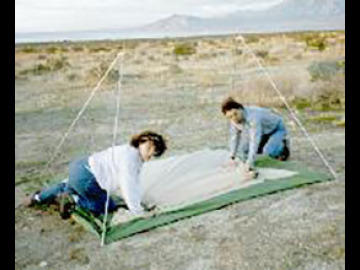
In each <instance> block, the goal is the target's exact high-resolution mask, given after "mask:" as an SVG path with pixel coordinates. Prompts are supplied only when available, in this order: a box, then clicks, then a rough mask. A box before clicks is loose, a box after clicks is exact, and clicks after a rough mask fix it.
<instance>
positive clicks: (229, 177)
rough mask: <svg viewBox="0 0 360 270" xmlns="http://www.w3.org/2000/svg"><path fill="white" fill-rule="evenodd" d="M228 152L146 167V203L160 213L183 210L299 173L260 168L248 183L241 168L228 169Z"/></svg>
mask: <svg viewBox="0 0 360 270" xmlns="http://www.w3.org/2000/svg"><path fill="white" fill-rule="evenodd" d="M228 161H229V153H228V152H227V151H226V150H210V149H207V150H202V151H197V152H194V153H191V154H186V155H181V156H173V157H170V158H167V159H162V160H155V161H150V162H148V163H146V164H144V167H143V169H142V172H141V184H142V189H143V191H144V192H143V201H144V202H145V203H147V204H149V205H156V206H157V207H158V208H160V209H168V208H174V207H180V206H184V205H188V204H192V203H194V202H198V201H203V200H206V199H209V198H211V197H214V196H217V195H220V194H223V193H227V192H229V191H231V190H234V189H238V188H243V187H246V186H249V185H254V184H257V183H260V182H262V181H265V180H273V179H279V178H285V177H290V176H293V175H295V174H296V172H292V171H287V170H280V169H273V168H260V169H259V176H258V178H256V179H255V180H250V181H249V180H245V179H244V177H243V176H242V173H241V168H234V167H233V168H231V167H226V166H224V164H225V163H226V162H228Z"/></svg>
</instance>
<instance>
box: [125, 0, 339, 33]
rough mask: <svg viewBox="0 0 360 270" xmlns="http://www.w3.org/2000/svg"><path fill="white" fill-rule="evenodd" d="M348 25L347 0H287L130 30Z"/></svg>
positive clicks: (242, 29) (197, 30)
mask: <svg viewBox="0 0 360 270" xmlns="http://www.w3.org/2000/svg"><path fill="white" fill-rule="evenodd" d="M328 29H330V30H343V29H345V0H284V1H283V2H281V3H280V4H278V5H275V6H272V7H270V8H268V9H266V10H262V11H234V12H233V13H230V14H226V15H223V16H220V17H213V18H201V17H195V16H186V15H172V16H170V17H168V18H165V19H162V20H159V21H156V22H154V23H151V24H148V25H145V26H143V27H138V28H133V29H127V30H126V32H127V31H132V32H137V33H143V34H144V35H149V34H153V35H162V36H177V35H194V34H221V33H233V32H278V31H295V30H328Z"/></svg>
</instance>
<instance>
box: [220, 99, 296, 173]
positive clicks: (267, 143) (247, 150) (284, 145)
mask: <svg viewBox="0 0 360 270" xmlns="http://www.w3.org/2000/svg"><path fill="white" fill-rule="evenodd" d="M221 111H222V113H223V115H224V116H225V117H226V118H227V119H228V120H229V122H230V127H229V130H230V141H229V146H230V159H231V163H232V164H233V165H236V164H237V162H236V161H235V160H236V158H239V159H240V162H241V163H242V165H243V166H242V167H243V168H244V171H243V173H244V176H245V179H253V178H255V177H256V176H257V172H256V170H255V168H254V162H255V159H256V154H264V155H268V156H270V157H272V158H275V159H278V160H281V161H284V160H287V159H288V158H289V156H290V151H289V142H288V139H287V135H288V132H287V129H286V127H285V124H284V120H283V119H282V117H281V116H280V115H278V114H276V113H275V112H273V111H271V110H270V109H267V108H261V107H250V106H249V107H248V106H243V105H242V104H240V103H238V102H237V101H235V100H234V99H233V98H231V97H229V98H227V99H226V100H225V101H224V102H223V104H222V106H221Z"/></svg>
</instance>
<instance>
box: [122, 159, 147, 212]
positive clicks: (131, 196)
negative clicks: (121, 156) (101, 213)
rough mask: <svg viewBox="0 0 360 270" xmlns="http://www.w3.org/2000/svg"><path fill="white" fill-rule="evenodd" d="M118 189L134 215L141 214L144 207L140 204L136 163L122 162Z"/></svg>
mask: <svg viewBox="0 0 360 270" xmlns="http://www.w3.org/2000/svg"><path fill="white" fill-rule="evenodd" d="M123 163H124V166H122V170H121V172H120V173H121V176H120V189H121V194H122V197H123V199H124V201H125V203H126V205H127V207H128V208H129V210H130V212H131V213H132V214H134V215H141V214H143V213H144V208H143V207H142V206H141V189H140V184H139V179H138V178H139V170H138V168H137V166H136V164H133V163H132V162H131V161H127V162H123Z"/></svg>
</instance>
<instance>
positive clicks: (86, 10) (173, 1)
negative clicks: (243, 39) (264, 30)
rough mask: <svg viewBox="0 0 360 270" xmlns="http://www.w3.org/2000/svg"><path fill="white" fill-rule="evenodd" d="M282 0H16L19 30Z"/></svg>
mask: <svg viewBox="0 0 360 270" xmlns="http://www.w3.org/2000/svg"><path fill="white" fill-rule="evenodd" d="M279 2H282V0H192V1H190V0H132V1H131V0H15V32H53V31H54V32H55V31H78V30H97V29H118V28H124V27H131V26H139V25H143V24H147V23H150V22H153V21H156V20H158V19H162V18H165V17H167V16H170V15H172V14H182V15H196V16H202V17H210V16H218V15H222V14H226V13H230V12H234V11H237V10H246V9H252V10H256V9H265V8H267V7H269V6H271V5H274V4H277V3H279Z"/></svg>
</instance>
